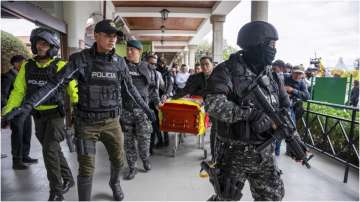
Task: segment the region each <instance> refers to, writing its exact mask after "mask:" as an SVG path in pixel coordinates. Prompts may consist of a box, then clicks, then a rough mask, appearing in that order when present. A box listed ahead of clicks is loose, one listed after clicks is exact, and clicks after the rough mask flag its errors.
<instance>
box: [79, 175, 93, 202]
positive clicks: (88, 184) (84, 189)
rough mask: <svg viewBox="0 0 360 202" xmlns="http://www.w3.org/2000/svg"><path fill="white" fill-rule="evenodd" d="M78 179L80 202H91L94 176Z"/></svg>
mask: <svg viewBox="0 0 360 202" xmlns="http://www.w3.org/2000/svg"><path fill="white" fill-rule="evenodd" d="M77 179H78V181H77V184H78V196H79V201H90V200H91V188H92V176H78V177H77Z"/></svg>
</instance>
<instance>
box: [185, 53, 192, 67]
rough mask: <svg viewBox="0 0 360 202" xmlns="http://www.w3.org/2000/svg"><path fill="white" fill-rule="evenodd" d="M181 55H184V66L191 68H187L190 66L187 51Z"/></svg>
mask: <svg viewBox="0 0 360 202" xmlns="http://www.w3.org/2000/svg"><path fill="white" fill-rule="evenodd" d="M183 54H184V62H185V64H186V65H187V66H188V67H190V68H191V66H189V65H190V64H189V53H188V51H184V52H183Z"/></svg>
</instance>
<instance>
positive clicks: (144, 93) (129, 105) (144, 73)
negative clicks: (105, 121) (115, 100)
mask: <svg viewBox="0 0 360 202" xmlns="http://www.w3.org/2000/svg"><path fill="white" fill-rule="evenodd" d="M127 64H128V68H129V74H130V76H131V79H132V82H133V84H134V86H135V87H136V89H137V90H138V92H139V94H140V95H141V97H142V98H143V99H144V101H145V102H146V103H149V86H150V83H151V79H150V74H151V72H150V70H149V67H148V64H147V63H145V62H140V63H139V64H132V63H129V62H128V63H127ZM122 94H123V97H124V108H125V109H127V110H132V109H133V108H137V107H138V106H137V105H136V104H135V103H134V102H133V100H132V99H131V98H130V96H129V95H128V93H126V92H125V91H124V90H123V91H122Z"/></svg>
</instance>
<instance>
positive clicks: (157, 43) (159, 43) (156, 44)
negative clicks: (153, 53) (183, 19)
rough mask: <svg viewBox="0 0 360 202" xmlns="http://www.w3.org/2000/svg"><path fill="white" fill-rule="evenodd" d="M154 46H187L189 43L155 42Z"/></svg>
mask: <svg viewBox="0 0 360 202" xmlns="http://www.w3.org/2000/svg"><path fill="white" fill-rule="evenodd" d="M152 44H153V45H154V46H162V45H163V46H187V45H188V44H189V43H188V42H187V41H166V40H164V43H163V44H161V41H153V42H152Z"/></svg>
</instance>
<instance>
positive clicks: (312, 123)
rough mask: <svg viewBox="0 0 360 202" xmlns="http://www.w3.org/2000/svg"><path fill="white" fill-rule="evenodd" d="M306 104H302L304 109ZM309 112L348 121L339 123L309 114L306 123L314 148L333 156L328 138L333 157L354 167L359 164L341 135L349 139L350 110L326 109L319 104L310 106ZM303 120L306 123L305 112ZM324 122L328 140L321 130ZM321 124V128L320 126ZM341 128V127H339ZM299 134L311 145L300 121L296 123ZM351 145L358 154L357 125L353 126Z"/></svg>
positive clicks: (326, 107) (334, 119)
mask: <svg viewBox="0 0 360 202" xmlns="http://www.w3.org/2000/svg"><path fill="white" fill-rule="evenodd" d="M306 106H307V104H306V103H305V104H304V107H305V108H306ZM310 110H311V111H313V112H317V113H321V114H326V115H331V116H334V117H339V118H344V119H347V120H349V121H350V122H347V121H340V122H338V121H337V119H336V118H331V117H328V118H327V119H326V118H325V116H321V115H319V116H317V115H315V114H313V113H309V117H308V121H309V127H310V132H311V134H312V137H313V141H314V144H315V146H316V147H318V148H320V149H322V150H324V151H326V152H328V153H330V154H333V151H332V149H331V147H330V144H329V142H328V138H329V140H330V142H331V143H332V145H333V149H334V151H335V155H336V156H337V157H339V158H341V159H343V160H345V161H349V162H350V163H352V164H354V165H358V164H359V159H358V157H357V156H356V154H355V152H354V149H353V148H352V147H348V146H347V145H348V143H347V140H346V138H345V136H344V135H343V132H342V131H343V130H344V131H345V132H346V134H347V135H348V138H350V128H351V117H352V110H345V109H339V108H333V107H328V106H324V105H320V104H311V105H310ZM303 118H304V120H305V121H306V112H305V114H304V115H303ZM325 121H327V128H326V131H327V132H328V131H329V129H331V130H330V132H329V133H328V138H327V137H326V136H325V135H324V134H323V132H322V131H323V130H325ZM356 121H357V122H359V112H357V113H356ZM320 123H321V124H322V127H321V125H320ZM340 123H341V125H342V127H341V125H340ZM297 126H298V130H299V133H300V134H301V135H302V138H303V140H304V141H305V142H307V143H309V144H311V139H310V138H309V137H307V136H305V130H304V127H303V124H302V122H301V121H299V122H298V123H297ZM352 140H353V143H354V145H355V149H356V150H357V151H358V152H359V124H358V123H357V124H354V129H353V137H352Z"/></svg>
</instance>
